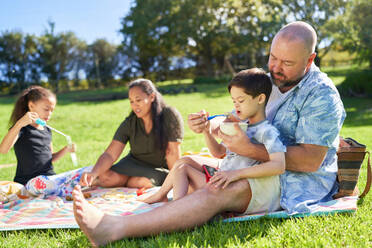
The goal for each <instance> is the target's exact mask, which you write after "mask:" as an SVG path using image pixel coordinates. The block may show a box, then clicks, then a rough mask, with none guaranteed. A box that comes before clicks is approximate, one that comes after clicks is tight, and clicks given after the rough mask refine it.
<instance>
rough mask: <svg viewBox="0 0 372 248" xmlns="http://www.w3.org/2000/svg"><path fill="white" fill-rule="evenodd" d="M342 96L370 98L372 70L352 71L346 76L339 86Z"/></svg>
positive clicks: (371, 94) (371, 92) (371, 93)
mask: <svg viewBox="0 0 372 248" xmlns="http://www.w3.org/2000/svg"><path fill="white" fill-rule="evenodd" d="M339 90H340V92H341V93H342V94H347V95H354V96H372V70H361V71H353V72H349V73H347V74H346V78H345V80H344V81H343V82H342V83H341V85H340V86H339Z"/></svg>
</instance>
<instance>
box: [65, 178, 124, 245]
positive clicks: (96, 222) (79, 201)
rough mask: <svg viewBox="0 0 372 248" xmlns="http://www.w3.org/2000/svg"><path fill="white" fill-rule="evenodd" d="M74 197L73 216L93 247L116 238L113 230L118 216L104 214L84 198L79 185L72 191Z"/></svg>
mask: <svg viewBox="0 0 372 248" xmlns="http://www.w3.org/2000/svg"><path fill="white" fill-rule="evenodd" d="M72 196H73V199H74V204H73V207H74V216H75V219H76V222H77V223H78V224H79V226H80V229H81V230H82V231H83V232H84V233H85V235H86V236H87V237H88V239H89V241H90V242H91V243H92V245H93V246H94V247H98V246H99V245H104V244H107V243H108V242H110V241H113V240H116V238H115V236H116V235H115V234H116V232H115V230H117V229H116V227H115V225H116V223H117V221H118V219H120V218H117V217H118V216H111V215H107V214H104V213H103V212H102V211H101V210H99V209H98V208H96V207H95V206H93V205H92V204H90V203H89V202H88V201H86V200H85V199H84V195H83V193H82V192H81V188H80V186H79V185H78V186H75V188H74V190H73V191H72Z"/></svg>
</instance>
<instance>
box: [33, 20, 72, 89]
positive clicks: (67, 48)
mask: <svg viewBox="0 0 372 248" xmlns="http://www.w3.org/2000/svg"><path fill="white" fill-rule="evenodd" d="M54 25H55V24H54V23H53V22H51V21H50V22H49V27H50V30H46V31H45V34H44V35H43V36H41V37H39V46H38V53H39V55H40V57H39V63H40V66H41V68H42V72H43V74H44V75H45V76H46V77H47V78H48V82H49V83H50V84H51V86H52V87H53V88H54V90H55V91H56V92H58V91H59V88H60V87H59V83H60V80H62V79H67V78H68V72H70V71H71V70H72V68H73V65H74V63H73V59H74V58H75V53H74V52H75V48H76V47H77V44H78V42H79V40H78V38H77V37H76V36H75V34H74V33H72V32H66V33H59V34H54Z"/></svg>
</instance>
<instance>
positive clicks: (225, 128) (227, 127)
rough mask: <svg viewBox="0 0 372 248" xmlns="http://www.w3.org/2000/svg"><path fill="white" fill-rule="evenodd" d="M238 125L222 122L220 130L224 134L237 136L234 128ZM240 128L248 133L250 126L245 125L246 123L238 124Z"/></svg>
mask: <svg viewBox="0 0 372 248" xmlns="http://www.w3.org/2000/svg"><path fill="white" fill-rule="evenodd" d="M235 123H237V122H222V123H221V124H220V130H221V131H222V132H223V133H224V134H227V135H230V136H231V135H235V134H236V130H235V127H234V124H235ZM238 124H239V126H240V128H241V129H242V130H243V131H244V132H246V131H247V128H248V124H247V123H245V122H238Z"/></svg>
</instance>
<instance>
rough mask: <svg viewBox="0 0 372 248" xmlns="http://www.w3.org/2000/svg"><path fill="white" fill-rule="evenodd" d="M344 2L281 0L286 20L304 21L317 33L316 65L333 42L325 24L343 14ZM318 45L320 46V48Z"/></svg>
mask: <svg viewBox="0 0 372 248" xmlns="http://www.w3.org/2000/svg"><path fill="white" fill-rule="evenodd" d="M346 4H347V1H345V0H327V1H325V0H306V1H292V0H283V11H284V13H286V15H287V16H286V21H287V22H290V21H294V20H301V21H306V22H308V23H309V24H311V25H312V26H313V27H314V28H315V30H316V32H317V35H318V42H317V46H316V49H315V50H316V52H317V53H318V54H317V57H316V61H315V62H316V64H317V65H320V63H321V59H322V57H324V56H325V55H326V54H327V53H328V52H329V50H330V49H331V48H332V44H333V42H334V40H333V39H331V37H332V34H331V32H330V30H329V29H328V28H327V27H328V25H327V24H328V22H330V21H332V20H334V19H336V18H337V17H341V16H342V15H344V14H345V10H346ZM319 46H321V47H322V49H321V50H320V49H319Z"/></svg>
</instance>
